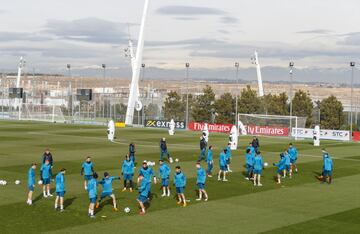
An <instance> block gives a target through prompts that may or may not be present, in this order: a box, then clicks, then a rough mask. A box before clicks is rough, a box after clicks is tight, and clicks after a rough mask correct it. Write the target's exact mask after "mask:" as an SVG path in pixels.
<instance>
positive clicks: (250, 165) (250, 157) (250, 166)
mask: <svg viewBox="0 0 360 234" xmlns="http://www.w3.org/2000/svg"><path fill="white" fill-rule="evenodd" d="M245 161H246V174H247V175H248V177H246V178H245V179H247V180H251V179H252V178H253V172H254V154H253V153H252V152H251V149H250V148H249V147H248V148H247V149H246V155H245Z"/></svg>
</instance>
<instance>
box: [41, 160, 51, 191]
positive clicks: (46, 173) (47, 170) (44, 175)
mask: <svg viewBox="0 0 360 234" xmlns="http://www.w3.org/2000/svg"><path fill="white" fill-rule="evenodd" d="M40 178H41V180H42V183H43V195H44V197H52V196H53V195H52V194H51V193H50V178H51V165H50V162H49V160H45V163H44V164H43V165H41V169H40Z"/></svg>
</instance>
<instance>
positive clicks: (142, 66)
mask: <svg viewBox="0 0 360 234" xmlns="http://www.w3.org/2000/svg"><path fill="white" fill-rule="evenodd" d="M145 67H146V65H145V63H142V64H141V68H142V69H141V70H142V73H141V81H144V78H145ZM138 89H139V86H138ZM138 95H139V98H140V91H138ZM144 105H145V103H144ZM141 111H142V115H141V117H142V122H143V124H145V122H144V113H145V112H144V107H143V108H141ZM138 125H140V111H138Z"/></svg>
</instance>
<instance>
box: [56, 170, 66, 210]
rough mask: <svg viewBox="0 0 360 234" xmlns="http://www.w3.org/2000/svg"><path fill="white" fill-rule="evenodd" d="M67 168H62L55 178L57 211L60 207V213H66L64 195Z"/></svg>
mask: <svg viewBox="0 0 360 234" xmlns="http://www.w3.org/2000/svg"><path fill="white" fill-rule="evenodd" d="M65 172H66V170H65V168H62V169H61V170H60V172H59V173H58V174H57V175H56V177H55V182H56V199H55V210H57V208H58V204H59V205H60V212H63V211H64V195H65V176H64V175H65Z"/></svg>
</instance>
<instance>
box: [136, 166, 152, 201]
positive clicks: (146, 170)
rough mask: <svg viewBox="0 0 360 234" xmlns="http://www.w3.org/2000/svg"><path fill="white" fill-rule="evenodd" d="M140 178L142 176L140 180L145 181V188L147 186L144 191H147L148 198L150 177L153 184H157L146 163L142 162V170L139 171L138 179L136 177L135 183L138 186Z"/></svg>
mask: <svg viewBox="0 0 360 234" xmlns="http://www.w3.org/2000/svg"><path fill="white" fill-rule="evenodd" d="M140 176H142V177H143V179H142V180H145V182H146V186H147V188H146V189H147V191H149V194H148V198H150V195H151V177H153V178H154V184H156V183H157V180H156V176H154V171H153V169H152V168H151V167H149V166H148V165H147V161H144V162H143V165H142V168H141V169H140V171H139V177H138V181H137V182H138V184H140V182H142V181H141V180H140Z"/></svg>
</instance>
